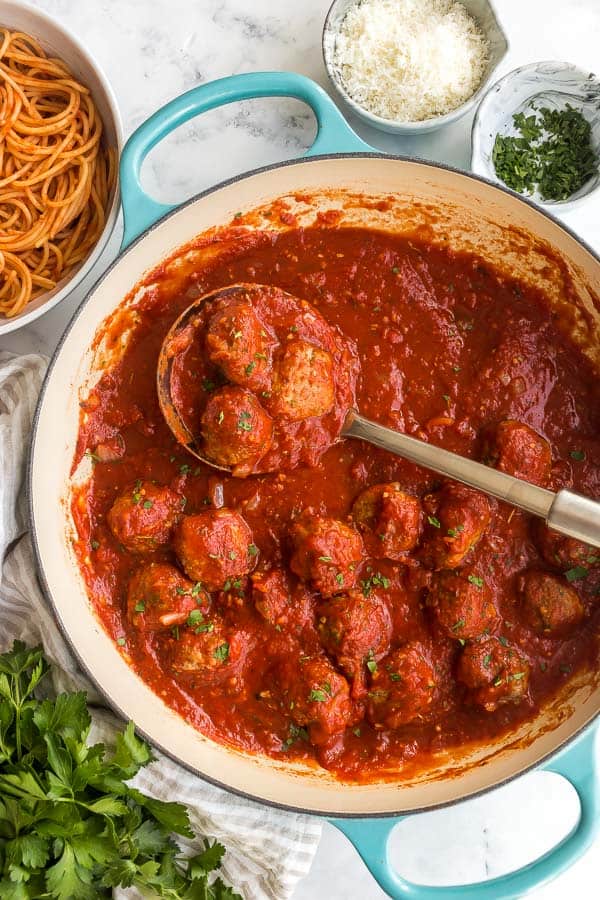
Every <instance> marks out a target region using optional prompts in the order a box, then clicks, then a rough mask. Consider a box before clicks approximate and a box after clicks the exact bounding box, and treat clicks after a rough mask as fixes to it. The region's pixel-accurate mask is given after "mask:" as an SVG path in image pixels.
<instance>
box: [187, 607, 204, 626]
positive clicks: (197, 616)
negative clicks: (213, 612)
mask: <svg viewBox="0 0 600 900" xmlns="http://www.w3.org/2000/svg"><path fill="white" fill-rule="evenodd" d="M203 619H204V616H203V615H202V613H201V612H200V610H199V609H193V610H192V611H191V612H190V614H189V616H188V617H187V624H188V625H199V624H200V622H202V621H203Z"/></svg>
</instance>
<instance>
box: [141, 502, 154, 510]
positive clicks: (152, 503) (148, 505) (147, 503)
mask: <svg viewBox="0 0 600 900" xmlns="http://www.w3.org/2000/svg"><path fill="white" fill-rule="evenodd" d="M142 506H143V507H144V509H152V507H153V506H154V502H153V501H152V500H144V502H143V504H142Z"/></svg>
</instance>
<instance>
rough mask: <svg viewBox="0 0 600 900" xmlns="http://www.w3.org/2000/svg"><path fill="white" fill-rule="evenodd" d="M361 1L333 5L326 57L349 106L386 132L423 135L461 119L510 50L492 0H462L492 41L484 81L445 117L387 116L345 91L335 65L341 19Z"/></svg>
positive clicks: (334, 81) (327, 27)
mask: <svg viewBox="0 0 600 900" xmlns="http://www.w3.org/2000/svg"><path fill="white" fill-rule="evenodd" d="M359 2H360V0H334V3H332V4H331V7H330V9H329V12H328V13H327V18H326V19H325V25H324V28H323V60H324V62H325V68H326V69H327V74H328V75H329V79H330V81H331V84H332V85H333V87H334V89H335V91H336V93H337V94H338V96H339V97H340V99H341V100H342V102H343V103H344V105H345V106H346V108H347V109H349V110H350V111H351V112H353V113H354V114H355V115H357V116H358V117H359V118H360V119H362V121H363V122H366V124H367V125H372V126H373V128H378V129H379V130H380V131H387V132H389V133H391V134H423V133H424V132H426V131H433V130H434V129H436V128H441V127H442V125H447V124H448V123H449V122H454V121H456V119H460V117H461V116H464V114H465V113H466V112H468V111H469V110H470V109H472V108H473V106H474V105H475V104H476V103H477V101H478V100H479V99H480V98H481V97H482V96H483V94H484V92H485V90H486V89H487V87H488V85H489V84H490V83H491V80H492V76H493V74H494V72H495V71H496V69H497V68H498V65H499V64H500V63H501V62H502V60H503V59H504V57H505V56H506V53H507V51H508V40H507V37H506V34H505V33H504V31H503V29H502V25H501V24H500V21H499V19H498V15H497V13H496V11H495V10H494V7H493V5H492V3H491V2H490V0H461V2H462V4H463V6H464V7H465V8H466V10H467V11H468V12H469V13H470V14H471V15H472V16H473V18H474V19H475V21H476V22H477V23H478V24H479V26H480V28H481V30H482V31H483V33H484V34H485V36H486V38H487V39H488V41H489V44H490V55H489V60H488V64H487V68H486V70H485V73H484V76H483V78H482V80H481V84H480V85H479V87H478V88H477V90H476V91H475V93H474V94H473V95H472V96H471V97H469V99H468V100H466V101H465V103H462V104H461V105H460V106H457V107H456V109H453V110H452V112H449V113H446V115H445V116H433V118H431V119H423V121H422V122H400V121H397V120H396V119H384V118H382V117H381V116H376V115H374V114H373V113H371V112H369V111H368V110H367V109H365V108H364V106H360V105H359V104H358V103H357V102H356V100H353V99H352V97H351V96H350V94H348V92H347V91H346V89H345V87H344V83H343V81H342V77H341V73H340V71H339V67H338V66H337V65H336V64H335V39H336V35H337V33H338V31H339V29H340V25H341V24H342V21H343V19H344V17H345V15H346V13H347V12H348V10H349V9H350V7H352V6H356V5H357V3H359Z"/></svg>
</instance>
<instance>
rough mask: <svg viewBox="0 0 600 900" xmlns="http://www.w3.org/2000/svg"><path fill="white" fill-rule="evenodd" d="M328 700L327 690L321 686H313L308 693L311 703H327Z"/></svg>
mask: <svg viewBox="0 0 600 900" xmlns="http://www.w3.org/2000/svg"><path fill="white" fill-rule="evenodd" d="M326 700H327V693H326V692H325V691H322V690H321V688H313V689H312V691H311V692H310V694H309V695H308V701H309V703H325V702H326Z"/></svg>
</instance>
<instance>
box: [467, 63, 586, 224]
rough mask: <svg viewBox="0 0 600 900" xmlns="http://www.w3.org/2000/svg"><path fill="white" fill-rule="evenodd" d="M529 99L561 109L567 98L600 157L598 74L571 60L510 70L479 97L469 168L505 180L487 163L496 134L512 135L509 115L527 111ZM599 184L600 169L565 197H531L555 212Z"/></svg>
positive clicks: (584, 195) (573, 202)
mask: <svg viewBox="0 0 600 900" xmlns="http://www.w3.org/2000/svg"><path fill="white" fill-rule="evenodd" d="M532 103H535V104H536V106H539V105H543V106H547V107H549V108H550V109H564V107H565V106H566V104H567V103H570V104H571V106H573V107H575V109H579V110H581V111H582V112H583V114H584V115H585V116H586V118H587V119H588V121H589V122H590V124H591V126H592V143H593V146H594V149H595V150H596V155H597V156H598V157H599V158H600V79H598V78H597V77H596V76H595V75H594V74H593V73H591V72H589V71H588V70H586V69H580V68H578V67H577V66H574V65H572V64H571V63H566V62H556V61H549V62H537V63H532V64H531V65H528V66H520V67H519V68H518V69H514V70H513V71H512V72H509V73H508V75H505V76H504V77H503V78H501V79H500V80H499V81H497V82H496V84H494V85H493V86H492V87H491V88H490V89H489V91H488V92H487V94H486V95H485V97H484V98H483V100H482V101H481V104H480V106H479V109H478V110H477V113H476V115H475V119H474V121H473V130H472V133H471V169H472V170H473V172H475V173H476V174H477V175H483V176H484V177H485V178H489V179H490V180H491V181H495V182H497V183H498V184H502V185H504V182H503V181H501V179H500V178H498V176H497V175H496V171H495V169H494V163H493V162H492V151H493V149H494V141H495V139H496V135H497V134H498V133H500V134H502V135H508V134H516V131H515V129H514V125H513V115H514V114H515V113H518V112H528V111H530V110H531V105H532ZM599 185H600V173H596V175H595V176H592V178H590V179H588V181H587V182H586V183H585V184H584V185H582V187H581V188H580V189H579V190H578V191H577V192H576V193H575V194H572V196H571V197H569V199H568V200H542V199H541V197H540V196H539V194H537V193H535V194H533V195H532V196H531V197H530V199H531V200H534V201H535V202H536V203H539V204H540V206H545V207H547V208H548V209H552V210H554V211H555V212H559V211H563V210H565V209H568V208H570V207H572V206H573V205H574V204H576V203H578V202H580V201H581V200H584V199H585V198H586V197H589V196H590V194H591V193H592V192H593V191H595V190H596V188H597V187H598V186H599Z"/></svg>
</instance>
